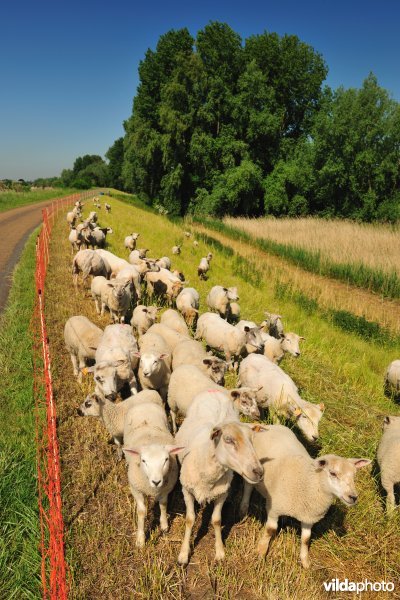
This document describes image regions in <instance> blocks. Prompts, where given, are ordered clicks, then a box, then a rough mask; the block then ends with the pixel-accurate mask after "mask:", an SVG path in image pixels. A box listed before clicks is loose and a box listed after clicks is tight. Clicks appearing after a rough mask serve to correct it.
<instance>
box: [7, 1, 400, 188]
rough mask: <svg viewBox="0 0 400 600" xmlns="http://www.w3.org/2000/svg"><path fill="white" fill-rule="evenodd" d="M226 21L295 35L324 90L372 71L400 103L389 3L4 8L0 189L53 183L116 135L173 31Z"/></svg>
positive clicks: (398, 51)
mask: <svg viewBox="0 0 400 600" xmlns="http://www.w3.org/2000/svg"><path fill="white" fill-rule="evenodd" d="M210 20H219V21H225V22H227V23H228V24H229V25H230V26H231V27H232V28H233V29H234V30H235V31H237V32H238V33H239V34H240V35H241V36H242V38H246V37H248V36H249V35H251V34H253V33H261V32H263V31H264V30H267V31H276V32H277V33H279V34H280V35H283V34H284V33H289V34H296V35H297V36H298V37H299V38H300V39H301V40H302V41H304V42H307V43H309V44H310V45H312V46H313V47H314V48H315V49H316V50H317V51H319V52H320V53H321V54H322V55H323V57H324V59H325V61H326V62H327V64H328V67H329V75H328V79H327V83H328V84H329V85H330V86H331V87H333V88H336V87H338V86H339V85H343V86H345V87H360V86H361V84H362V81H363V79H364V78H365V77H366V76H367V75H368V73H369V72H370V71H373V72H374V73H375V75H376V76H377V77H378V81H379V83H380V85H382V86H383V87H385V88H387V89H388V90H389V92H390V93H391V94H392V96H393V98H395V99H396V100H399V101H400V79H399V66H398V65H399V58H400V35H399V33H398V26H399V23H400V3H399V2H398V1H396V0H389V1H386V2H385V1H384V0H383V1H382V2H379V3H378V2H376V0H375V1H374V2H372V1H371V0H364V1H360V0H353V1H352V0H347V2H343V1H342V0H337V1H335V2H331V1H326V0H319V1H318V2H317V1H316V0H305V1H303V2H300V1H297V2H295V1H292V0H290V1H285V0H281V1H280V2H277V1H276V0H274V1H271V0H263V1H261V0H247V1H246V2H243V1H242V2H238V1H236V0H230V1H225V0H224V1H221V2H219V1H218V0H215V1H214V2H210V1H209V0H205V1H203V2H199V3H191V2H190V0H186V1H185V2H180V1H179V2H178V1H174V0H170V2H160V1H159V0H155V1H153V2H143V1H141V2H135V1H130V2H128V1H125V0H108V1H104V0H97V1H96V2H94V1H92V0H90V1H88V0H82V1H81V2H77V1H76V0H71V1H69V2H60V0H53V1H52V2H50V1H48V0H46V1H43V0H36V1H33V0H29V1H27V0H24V1H20V0H14V2H11V1H10V0H8V1H7V0H5V1H4V2H2V3H1V5H0V23H1V33H0V179H1V178H5V177H9V178H15V179H17V178H19V177H22V178H24V179H33V178H36V177H40V176H43V177H50V176H53V175H59V174H60V172H61V170H62V169H63V168H71V167H72V164H73V161H74V159H75V158H76V157H77V156H81V155H83V154H100V155H104V153H105V152H106V151H107V149H108V148H109V147H110V146H111V144H112V143H113V142H114V140H115V139H117V138H118V137H120V136H121V135H123V127H122V122H123V120H124V119H126V118H127V117H129V115H130V113H131V109H132V99H133V96H134V94H135V90H136V87H137V84H138V77H137V67H138V64H139V61H140V60H141V58H143V56H144V53H145V51H146V49H147V48H149V47H151V48H154V47H155V45H156V43H157V39H158V37H159V36H160V35H161V34H162V33H165V32H166V31H168V30H169V29H172V28H174V29H179V28H181V27H185V26H186V27H188V28H189V30H190V32H191V33H192V34H193V35H195V34H196V32H197V31H198V30H199V29H201V28H202V27H204V25H206V24H207V23H208V22H209V21H210Z"/></svg>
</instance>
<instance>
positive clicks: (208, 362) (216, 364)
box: [203, 356, 228, 385]
mask: <svg viewBox="0 0 400 600" xmlns="http://www.w3.org/2000/svg"><path fill="white" fill-rule="evenodd" d="M203 364H204V365H205V366H206V367H207V375H208V376H209V377H210V379H212V380H213V381H214V383H216V384H218V385H224V383H225V373H226V370H227V368H228V365H227V364H226V362H225V361H224V360H221V359H220V358H217V357H216V356H212V357H210V358H204V359H203Z"/></svg>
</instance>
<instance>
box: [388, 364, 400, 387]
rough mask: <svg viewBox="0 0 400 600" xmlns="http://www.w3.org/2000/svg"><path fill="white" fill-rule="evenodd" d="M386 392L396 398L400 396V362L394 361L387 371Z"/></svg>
mask: <svg viewBox="0 0 400 600" xmlns="http://www.w3.org/2000/svg"><path fill="white" fill-rule="evenodd" d="M385 388H386V391H387V392H389V393H392V394H394V395H396V396H398V395H400V360H394V361H392V362H391V363H390V365H389V366H388V368H387V369H386V374H385Z"/></svg>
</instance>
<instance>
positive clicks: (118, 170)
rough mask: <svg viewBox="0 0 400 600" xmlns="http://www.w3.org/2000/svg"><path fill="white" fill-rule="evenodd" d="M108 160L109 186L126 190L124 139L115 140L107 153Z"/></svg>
mask: <svg viewBox="0 0 400 600" xmlns="http://www.w3.org/2000/svg"><path fill="white" fill-rule="evenodd" d="M106 158H108V161H109V163H108V184H109V185H110V186H111V187H113V188H116V189H118V190H122V189H124V185H123V179H122V166H123V163H124V138H122V137H121V138H119V139H118V140H115V142H114V144H113V145H112V146H110V148H109V149H108V150H107V152H106Z"/></svg>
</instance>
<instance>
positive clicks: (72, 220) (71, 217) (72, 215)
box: [67, 210, 78, 229]
mask: <svg viewBox="0 0 400 600" xmlns="http://www.w3.org/2000/svg"><path fill="white" fill-rule="evenodd" d="M77 218H78V215H77V213H76V211H75V210H71V211H70V212H68V213H67V223H68V225H69V226H70V228H71V229H72V228H73V227H75V225H76V219H77Z"/></svg>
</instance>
